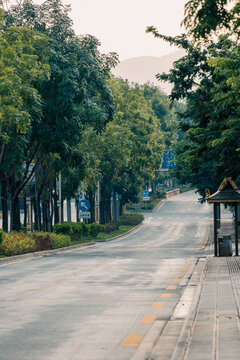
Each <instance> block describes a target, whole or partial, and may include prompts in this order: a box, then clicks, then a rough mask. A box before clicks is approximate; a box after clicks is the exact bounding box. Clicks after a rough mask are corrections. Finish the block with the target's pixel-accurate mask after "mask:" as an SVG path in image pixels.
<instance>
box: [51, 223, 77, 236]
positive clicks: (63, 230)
mask: <svg viewBox="0 0 240 360" xmlns="http://www.w3.org/2000/svg"><path fill="white" fill-rule="evenodd" d="M72 224H74V223H71V222H63V223H62V224H57V225H54V226H53V232H55V233H56V234H66V235H70V236H71V235H72Z"/></svg>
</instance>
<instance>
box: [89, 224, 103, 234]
mask: <svg viewBox="0 0 240 360" xmlns="http://www.w3.org/2000/svg"><path fill="white" fill-rule="evenodd" d="M104 230H105V226H104V225H100V224H97V223H92V224H91V225H90V228H89V234H90V235H91V236H93V237H97V236H98V234H99V233H100V232H101V231H104Z"/></svg>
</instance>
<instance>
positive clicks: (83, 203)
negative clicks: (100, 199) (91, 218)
mask: <svg viewBox="0 0 240 360" xmlns="http://www.w3.org/2000/svg"><path fill="white" fill-rule="evenodd" d="M78 207H79V209H80V210H81V211H88V210H89V209H90V202H89V201H88V200H80V201H79V204H78Z"/></svg>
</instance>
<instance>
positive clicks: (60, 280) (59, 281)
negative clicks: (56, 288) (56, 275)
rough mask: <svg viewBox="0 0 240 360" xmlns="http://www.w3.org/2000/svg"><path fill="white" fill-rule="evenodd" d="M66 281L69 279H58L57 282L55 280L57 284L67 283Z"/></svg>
mask: <svg viewBox="0 0 240 360" xmlns="http://www.w3.org/2000/svg"><path fill="white" fill-rule="evenodd" d="M65 280H67V279H64V278H63V279H57V280H55V282H56V283H61V282H63V281H65Z"/></svg>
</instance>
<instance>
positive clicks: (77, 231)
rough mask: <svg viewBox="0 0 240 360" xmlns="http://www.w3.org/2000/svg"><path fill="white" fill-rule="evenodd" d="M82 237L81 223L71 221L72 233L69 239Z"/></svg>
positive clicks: (73, 239) (75, 239) (74, 239)
mask: <svg viewBox="0 0 240 360" xmlns="http://www.w3.org/2000/svg"><path fill="white" fill-rule="evenodd" d="M82 237H83V227H82V223H72V234H71V240H72V241H77V240H80V239H81V238H82Z"/></svg>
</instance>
